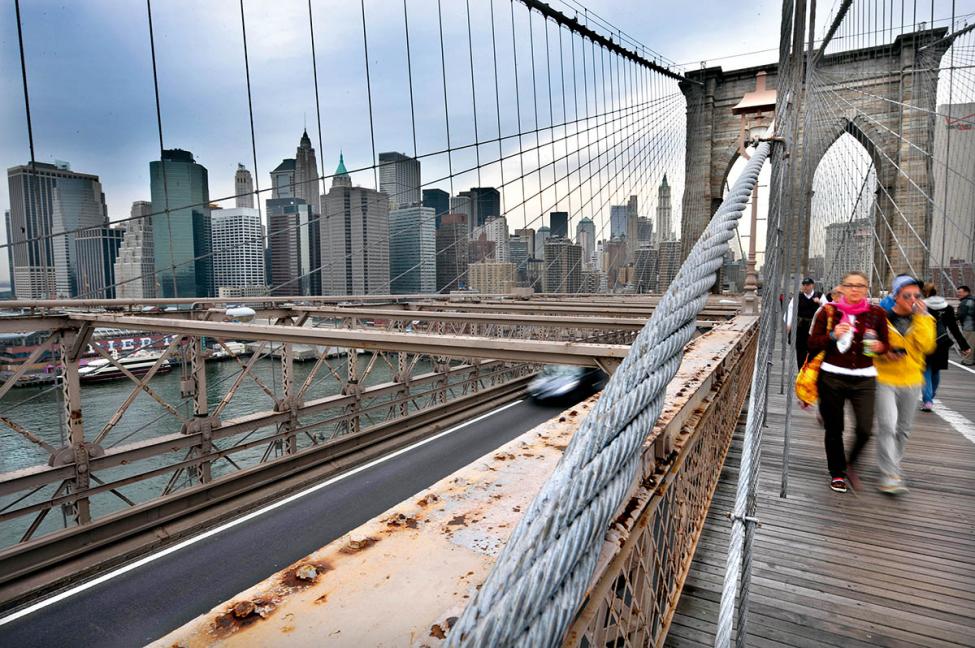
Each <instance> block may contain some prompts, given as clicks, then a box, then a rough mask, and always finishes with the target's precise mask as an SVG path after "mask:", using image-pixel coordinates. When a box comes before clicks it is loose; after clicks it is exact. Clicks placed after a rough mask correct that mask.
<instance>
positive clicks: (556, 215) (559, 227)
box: [548, 211, 569, 238]
mask: <svg viewBox="0 0 975 648" xmlns="http://www.w3.org/2000/svg"><path fill="white" fill-rule="evenodd" d="M548 224H549V229H550V230H551V232H552V236H559V237H561V238H569V212H564V211H554V212H551V213H549V215H548Z"/></svg>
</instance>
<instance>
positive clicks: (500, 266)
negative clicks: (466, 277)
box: [468, 261, 516, 295]
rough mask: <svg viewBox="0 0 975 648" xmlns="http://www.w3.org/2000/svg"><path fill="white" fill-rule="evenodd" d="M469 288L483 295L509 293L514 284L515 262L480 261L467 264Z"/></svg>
mask: <svg viewBox="0 0 975 648" xmlns="http://www.w3.org/2000/svg"><path fill="white" fill-rule="evenodd" d="M468 272H469V273H470V277H471V282H470V283H471V289H472V290H476V291H477V292H479V293H481V294H484V295H498V294H502V295H503V294H505V293H510V292H511V289H512V288H514V286H515V281H516V279H515V264H513V263H499V262H497V261H482V262H481V263H472V264H471V265H470V266H468Z"/></svg>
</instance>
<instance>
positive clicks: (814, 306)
mask: <svg viewBox="0 0 975 648" xmlns="http://www.w3.org/2000/svg"><path fill="white" fill-rule="evenodd" d="M798 298H799V306H798V310H797V312H796V329H795V330H796V367H798V368H799V369H802V365H803V363H804V362H805V361H806V355H808V353H809V346H808V342H809V328H810V327H811V326H812V321H813V316H814V315H815V314H816V311H817V310H819V306H820V304H821V303H825V300H824V299H823V293H821V292H818V291H817V290H816V282H815V281H813V280H812V278H811V277H806V278H805V279H803V280H802V290H801V291H800V292H799V295H798ZM794 306H795V303H794V302H793V301H791V300H790V301H789V312H788V314H787V315H786V317H787V318H788V319H787V323H788V326H787V328H788V329H789V332H790V333H791V332H792V309H793V307H794Z"/></svg>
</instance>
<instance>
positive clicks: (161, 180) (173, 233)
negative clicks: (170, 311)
mask: <svg viewBox="0 0 975 648" xmlns="http://www.w3.org/2000/svg"><path fill="white" fill-rule="evenodd" d="M149 177H150V182H151V189H152V213H153V216H152V232H153V246H154V261H155V264H156V279H157V281H158V284H159V287H160V290H159V291H158V292H159V294H160V296H161V297H211V296H213V295H214V290H213V259H212V256H211V250H212V248H211V239H210V208H209V204H210V188H209V183H208V179H207V170H206V168H204V167H203V166H201V165H199V164H197V163H196V162H194V161H193V154H192V153H190V152H189V151H183V150H181V149H168V150H164V151H163V154H162V160H160V161H156V162H151V163H150V164H149Z"/></svg>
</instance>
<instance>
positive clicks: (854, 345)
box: [809, 272, 889, 493]
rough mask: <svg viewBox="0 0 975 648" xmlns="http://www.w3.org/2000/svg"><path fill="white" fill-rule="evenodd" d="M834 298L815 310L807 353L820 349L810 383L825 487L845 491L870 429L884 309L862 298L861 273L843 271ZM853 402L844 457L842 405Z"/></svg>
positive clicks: (883, 347)
mask: <svg viewBox="0 0 975 648" xmlns="http://www.w3.org/2000/svg"><path fill="white" fill-rule="evenodd" d="M840 285H841V290H842V292H841V293H840V294H839V296H838V298H837V300H836V301H835V302H832V303H829V304H825V305H824V306H823V307H822V308H820V309H819V310H818V311H817V312H816V316H815V317H814V318H813V323H812V328H811V330H810V331H809V353H819V352H820V351H825V352H826V356H825V358H824V359H823V364H822V365H821V366H820V368H819V379H818V380H817V381H816V386H817V388H818V390H819V414H820V416H821V417H822V419H823V427H824V428H825V430H826V439H825V445H826V464H827V466H828V468H829V477H830V481H829V487H830V488H831V489H833V490H834V491H836V492H838V493H845V492H846V491H847V479H850V480H851V482H852V484H853V486H854V488H855V487H856V476H855V474H854V473H853V471H852V467H853V465H854V464H855V463H856V460H857V458H858V457H859V456H860V451H861V450H863V447H864V446H865V445H866V444H867V441H868V440H869V439H870V435H871V434H872V433H873V413H874V399H875V396H876V391H877V369H876V368H875V367H874V364H873V361H874V358H875V357H876V356H877V355H879V354H881V353H884V352H885V351H887V349H888V345H889V336H888V329H887V313H885V312H884V310H883V309H882V308H880V307H879V306H872V305H871V304H870V301H869V300H868V299H867V292H868V291H869V289H870V286H869V281H868V280H867V275H866V274H864V273H862V272H848V273H847V274H846V276H844V277H843V281H842V283H841V284H840ZM846 401H850V404H851V405H852V406H853V416H854V418H855V419H856V441H855V442H854V444H853V448H851V449H850V454H849V456H847V455H846V453H845V450H844V448H843V408H844V406H845V404H846Z"/></svg>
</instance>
